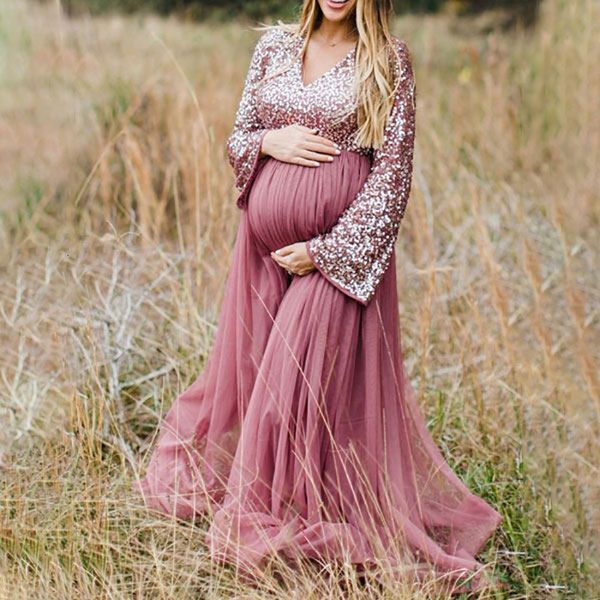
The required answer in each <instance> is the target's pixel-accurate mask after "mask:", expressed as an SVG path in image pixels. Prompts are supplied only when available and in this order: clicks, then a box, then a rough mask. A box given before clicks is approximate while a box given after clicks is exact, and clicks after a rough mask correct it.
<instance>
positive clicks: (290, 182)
mask: <svg viewBox="0 0 600 600" xmlns="http://www.w3.org/2000/svg"><path fill="white" fill-rule="evenodd" d="M370 164H371V163H370V158H369V157H368V156H365V155H362V154H358V153H357V152H350V151H345V150H342V153H341V154H339V155H338V156H335V157H334V159H333V161H332V162H330V163H321V164H320V166H318V167H304V166H301V165H295V164H291V163H286V162H281V161H279V160H276V159H274V158H266V159H264V160H263V161H262V163H261V164H260V166H259V170H258V172H257V174H256V178H255V180H254V182H253V184H252V188H251V189H250V192H249V194H248V206H247V210H248V219H249V224H250V229H251V231H252V233H253V235H254V236H255V238H256V239H257V241H258V242H259V243H260V244H261V245H262V246H264V248H265V250H267V251H269V252H270V251H273V250H277V249H278V248H281V247H282V246H286V245H288V244H292V243H294V242H302V241H305V240H308V239H310V238H312V237H314V236H315V235H318V234H320V233H324V232H325V231H327V230H328V229H329V228H331V227H332V226H333V225H334V224H335V223H336V221H337V220H338V218H339V216H340V215H341V214H342V212H343V211H344V209H345V208H346V207H347V206H348V205H349V204H350V203H351V202H352V200H353V199H354V198H355V197H356V195H357V193H358V192H359V191H360V189H361V187H362V185H363V183H364V181H365V179H366V178H367V176H368V174H369V169H370Z"/></svg>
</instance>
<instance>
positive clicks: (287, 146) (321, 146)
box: [261, 123, 340, 167]
mask: <svg viewBox="0 0 600 600" xmlns="http://www.w3.org/2000/svg"><path fill="white" fill-rule="evenodd" d="M316 131H317V130H316V129H310V128H308V127H304V125H296V124H295V123H294V124H293V125H288V126H287V127H282V128H281V129H271V130H270V131H267V133H266V134H265V136H264V137H263V141H262V146H261V155H262V156H265V155H268V156H272V157H273V158H276V159H277V160H281V161H283V162H288V163H294V164H297V165H304V166H307V167H318V166H319V164H320V163H322V162H331V161H332V160H333V156H335V155H338V154H339V153H340V150H339V148H338V146H337V144H336V143H335V142H332V141H331V140H329V139H327V138H325V137H323V136H320V135H317V134H316V133H315V132H316Z"/></svg>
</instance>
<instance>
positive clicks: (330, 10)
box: [321, 0, 351, 21]
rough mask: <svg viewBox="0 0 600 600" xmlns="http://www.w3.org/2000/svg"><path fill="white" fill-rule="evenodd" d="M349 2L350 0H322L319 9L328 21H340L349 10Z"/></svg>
mask: <svg viewBox="0 0 600 600" xmlns="http://www.w3.org/2000/svg"><path fill="white" fill-rule="evenodd" d="M350 4H351V2H350V0H341V1H336V0H324V1H323V3H322V4H321V10H322V11H323V15H324V16H325V18H326V19H327V20H328V21H342V20H344V19H345V18H346V17H347V16H348V14H349V12H350Z"/></svg>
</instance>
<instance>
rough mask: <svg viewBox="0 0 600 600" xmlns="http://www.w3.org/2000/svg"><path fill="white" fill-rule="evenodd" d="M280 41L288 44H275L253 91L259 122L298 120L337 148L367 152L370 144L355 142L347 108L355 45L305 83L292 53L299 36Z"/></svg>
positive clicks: (268, 125)
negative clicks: (328, 67) (321, 72)
mask: <svg viewBox="0 0 600 600" xmlns="http://www.w3.org/2000/svg"><path fill="white" fill-rule="evenodd" d="M284 35H285V34H284ZM284 41H287V43H288V44H289V47H279V48H278V49H277V51H276V52H275V53H274V54H273V55H272V57H271V60H270V61H269V64H268V66H267V68H266V76H267V79H266V80H265V82H264V84H263V85H262V86H260V87H259V89H258V90H257V93H256V108H257V115H258V118H259V119H260V120H261V122H262V124H263V126H264V127H266V128H269V129H274V128H279V127H285V126H287V125H291V124H293V123H298V124H300V125H305V126H306V127H311V128H316V129H318V130H319V135H323V136H324V137H326V138H328V139H330V140H332V141H334V142H336V143H338V144H339V146H340V148H343V149H345V150H352V151H354V152H359V153H364V154H368V153H370V148H360V147H358V146H356V145H355V143H354V134H355V133H356V129H357V123H356V112H355V111H353V110H348V107H349V106H350V105H351V104H352V102H353V100H354V95H353V91H352V77H353V68H354V56H355V54H356V47H354V48H353V49H352V50H351V51H350V52H348V53H347V54H346V55H345V56H344V57H343V58H342V59H341V60H339V61H338V62H337V63H336V64H335V65H334V66H333V67H331V68H330V69H329V70H327V71H326V72H325V73H323V74H322V75H321V76H319V77H317V78H316V79H315V80H313V81H311V82H310V83H308V84H306V85H305V84H304V82H303V80H302V61H301V58H300V57H299V56H295V54H296V53H297V52H299V50H300V45H301V44H300V42H301V40H300V39H297V38H291V40H289V39H288V40H286V38H284ZM288 64H289V65H290V66H289V68H287V69H286V70H285V71H283V72H282V73H281V74H279V75H277V76H276V77H273V78H271V79H269V75H271V74H274V73H276V72H277V70H278V69H281V68H282V67H284V66H286V65H288Z"/></svg>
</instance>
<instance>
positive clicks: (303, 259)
mask: <svg viewBox="0 0 600 600" xmlns="http://www.w3.org/2000/svg"><path fill="white" fill-rule="evenodd" d="M271 258H272V259H273V260H274V261H275V262H276V263H277V264H278V265H279V266H280V267H282V268H284V269H285V270H286V271H287V272H288V273H290V274H292V275H306V274H307V273H310V272H311V271H314V270H315V269H316V267H315V265H314V264H313V261H312V260H311V259H310V257H309V256H308V253H307V252H306V243H305V242H297V243H296V244H290V245H289V246H284V247H283V248H279V250H275V252H271Z"/></svg>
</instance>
